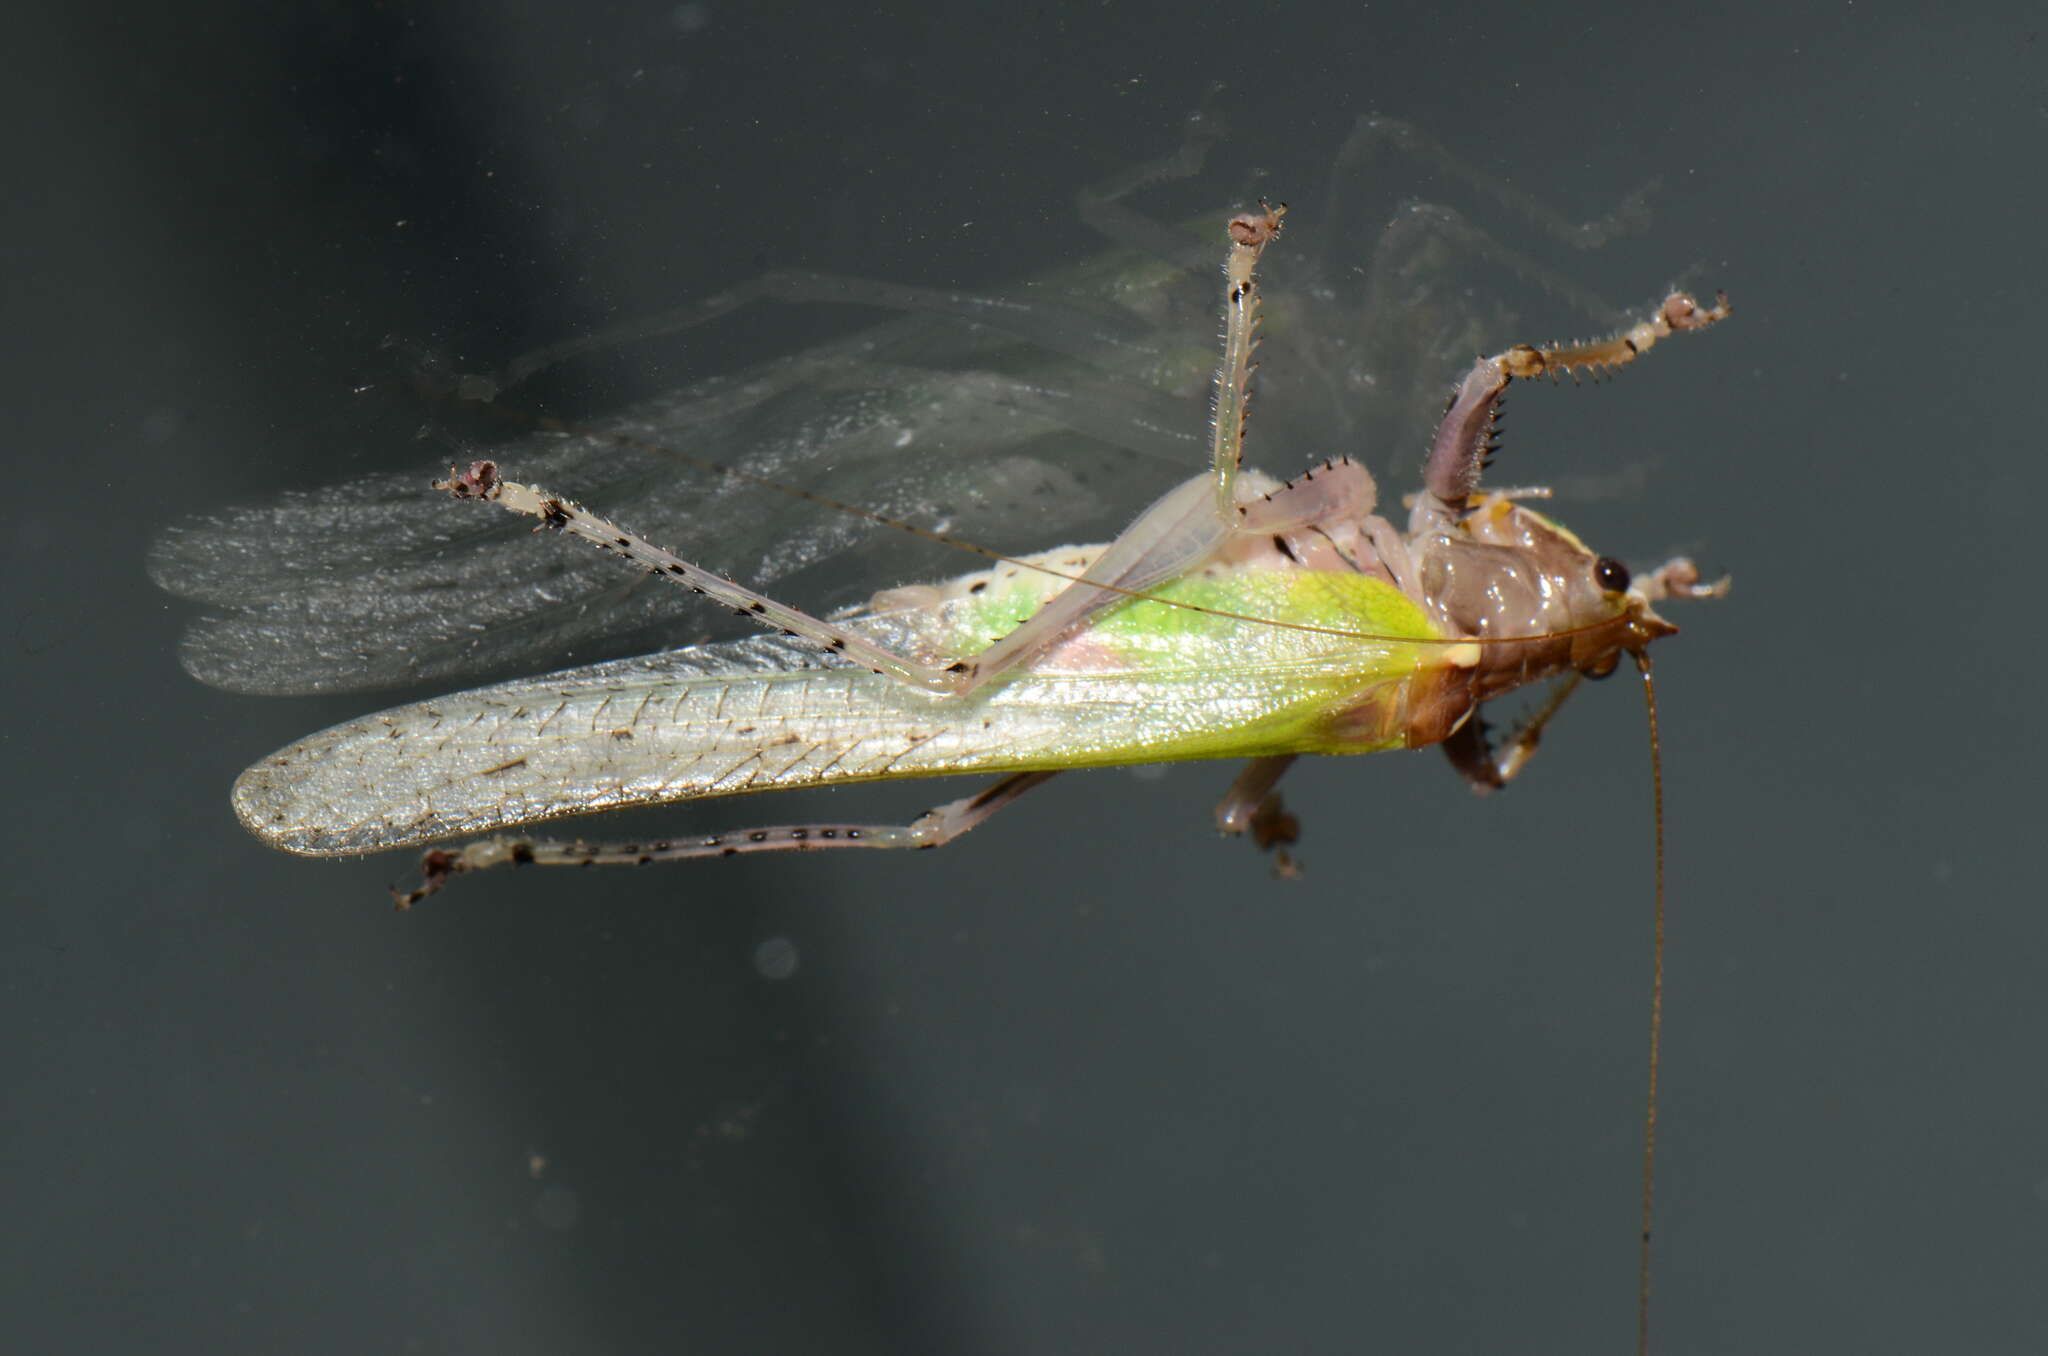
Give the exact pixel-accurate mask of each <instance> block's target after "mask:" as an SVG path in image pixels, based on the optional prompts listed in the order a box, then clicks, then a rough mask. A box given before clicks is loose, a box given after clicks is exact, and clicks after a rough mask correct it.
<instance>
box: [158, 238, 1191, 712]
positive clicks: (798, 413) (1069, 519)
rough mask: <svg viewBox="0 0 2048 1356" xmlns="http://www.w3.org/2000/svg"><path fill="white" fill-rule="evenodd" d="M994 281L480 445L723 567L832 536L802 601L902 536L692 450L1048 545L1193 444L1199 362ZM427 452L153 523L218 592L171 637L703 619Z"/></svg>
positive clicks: (760, 569)
mask: <svg viewBox="0 0 2048 1356" xmlns="http://www.w3.org/2000/svg"><path fill="white" fill-rule="evenodd" d="M1155 274H1157V276H1156V278H1155V281H1156V282H1158V283H1160V284H1162V287H1160V288H1155V289H1153V291H1151V292H1149V293H1147V294H1146V300H1147V303H1148V304H1154V305H1163V304H1166V303H1167V302H1168V301H1170V300H1173V298H1172V297H1171V291H1178V292H1181V293H1184V294H1185V296H1186V299H1187V300H1188V301H1189V302H1192V303H1193V304H1194V305H1195V307H1196V309H1195V310H1194V312H1193V313H1194V314H1195V315H1197V316H1199V315H1201V314H1202V313H1203V312H1204V311H1205V310H1206V309H1208V306H1209V304H1210V303H1211V302H1212V301H1213V298H1210V297H1208V296H1207V293H1208V292H1209V291H1211V290H1212V289H1211V288H1210V287H1208V286H1207V285H1206V284H1207V282H1208V280H1207V279H1206V278H1204V279H1193V278H1181V277H1178V276H1174V275H1168V274H1158V273H1157V270H1155ZM1168 284H1170V285H1171V287H1170V289H1169V288H1166V287H1165V286H1164V285H1168ZM984 304H990V303H989V301H988V299H984ZM998 309H999V311H1000V314H998V315H997V317H996V319H997V320H998V321H999V322H1001V323H1000V324H990V323H987V322H986V321H984V320H981V319H977V318H973V317H966V316H954V315H944V314H920V315H913V316H907V317H904V318H902V319H899V320H896V321H893V322H890V323H889V324H887V325H884V326H881V327H879V328H878V329H876V330H873V331H869V332H867V333H865V334H862V335H857V336H855V337H854V338H852V339H848V340H842V341H839V342H837V343H834V344H831V345H827V346H823V347H821V348H817V349H813V350H809V351H806V352H804V353H800V354H797V355H794V356H792V357H789V358H786V359H781V360H778V361H776V362H772V363H769V364H765V365H763V366H761V367H758V368H755V369H751V370H748V371H745V372H742V373H739V374H736V375H733V376H728V377H721V378H717V379H713V380H708V381H704V382H700V383H697V384H694V385H691V386H688V387H685V388H683V389H681V390H678V391H674V392H671V393H668V394H665V395H662V396H659V397H656V398H654V399H650V400H647V401H645V402H643V403H641V404H639V405H637V406H635V407H633V408H631V409H629V410H627V411H625V412H624V413H622V414H619V415H617V416H614V417H611V418H608V419H605V420H601V421H596V422H593V423H592V424H590V425H589V426H588V427H587V428H586V429H584V430H583V431H581V432H578V433H571V434H554V433H535V434H530V435H527V436H525V437H522V438H519V439H516V440H514V441H513V442H511V443H509V444H505V445H501V446H496V447H493V448H492V449H491V455H492V456H494V457H495V458H496V459H497V460H499V461H500V462H501V463H503V464H504V465H505V466H506V467H507V468H508V470H511V471H515V472H516V473H517V474H519V475H521V476H523V477H524V478H526V479H528V480H530V481H534V482H538V483H540V484H544V485H546V486H548V487H549V488H551V489H555V490H558V491H559V492H561V493H563V494H567V495H570V496H572V497H574V498H576V499H579V500H581V501H583V502H586V503H589V504H591V505H593V506H595V507H598V508H600V509H602V510H603V511H605V512H607V513H609V514H611V515H614V516H616V517H618V518H619V519H620V520H621V521H622V522H625V523H627V524H629V525H630V526H632V527H634V528H635V529H637V530H639V531H641V532H643V533H645V534H646V535H648V536H649V537H652V538H654V539H655V540H658V541H661V542H664V543H666V544H669V545H671V546H672V547H674V548H675V549H677V550H679V551H681V552H684V553H686V554H689V555H691V556H692V558H694V559H697V560H700V561H702V562H703V563H705V564H706V565H708V566H709V567H710V568H713V569H716V570H719V571H720V572H722V573H728V574H732V575H735V576H737V577H738V578H741V579H743V580H747V581H750V582H754V583H767V582H770V581H775V580H780V579H783V578H785V577H787V576H790V575H792V574H795V573H798V572H800V571H803V570H805V569H807V568H809V567H812V566H815V565H818V564H819V563H821V562H827V561H829V562H831V563H832V565H833V570H832V574H833V577H834V580H835V581H836V586H835V587H832V588H828V589H825V590H823V592H824V593H825V595H826V596H824V597H822V598H820V597H817V596H816V595H815V594H806V595H805V597H806V601H807V602H811V603H813V604H814V605H816V606H819V607H829V606H832V605H835V604H837V603H842V602H846V601H851V600H854V599H856V598H859V597H863V596H865V594H866V593H867V592H870V591H872V590H873V589H874V588H875V587H877V586H879V585H881V584H886V583H893V582H903V580H904V579H905V578H906V577H914V576H906V575H905V574H904V573H903V571H904V570H905V568H906V565H905V555H906V552H907V551H908V550H909V548H910V546H911V545H912V544H913V543H912V539H910V538H908V537H907V536H905V534H902V533H900V532H896V531H892V530H890V529H888V528H886V527H884V526H882V525H880V524H878V523H876V522H875V521H873V520H872V519H869V518H862V517H858V516H855V515H850V514H843V513H838V514H835V513H831V512H829V511H822V510H820V509H819V508H818V507H816V506H815V505H813V504H807V503H804V502H802V501H800V500H797V499H794V498H792V497H789V496H784V495H778V494H775V493H773V492H772V491H768V490H764V489H763V488H761V486H760V485H758V484H756V483H751V482H748V481H746V480H742V479H739V478H735V477H729V476H720V475H717V474H716V473H707V472H706V471H705V470H704V469H703V468H702V467H701V466H699V465H695V464H693V463H692V462H691V461H689V460H685V458H703V459H709V460H715V461H718V462H723V463H726V464H728V465H732V466H736V467H739V468H740V469H742V470H745V471H747V472H749V473H751V474H752V475H756V476H761V477H766V478H769V479H772V480H776V481H780V482H784V483H788V484H791V485H797V486H801V487H803V488H805V489H807V490H810V491H813V492H816V493H819V494H823V495H826V496H830V497H832V498H835V499H838V500H841V501H844V502H847V503H851V504H856V505H859V506H861V507H863V508H866V509H869V510H872V511H873V512H875V513H878V514H881V515H885V516H888V517H893V518H898V519H904V520H908V521H911V522H916V523H920V524H924V525H929V526H934V527H940V528H942V529H943V530H945V531H948V532H950V533H954V534H956V535H959V536H962V537H966V538H968V539H971V540H976V541H983V542H986V543H987V544H988V545H990V546H992V547H994V548H996V549H1028V548H1034V547H1042V546H1045V545H1048V544H1050V543H1048V542H1047V541H1046V540H1045V536H1046V534H1048V533H1058V532H1061V531H1064V530H1066V529H1068V528H1070V527H1071V528H1073V529H1074V530H1075V531H1077V532H1080V533H1082V534H1083V535H1095V536H1105V535H1110V534H1112V533H1113V532H1114V529H1115V526H1116V525H1117V521H1118V518H1119V516H1120V515H1127V514H1128V513H1129V511H1130V509H1131V507H1132V506H1133V504H1135V503H1141V502H1142V501H1143V499H1144V497H1145V496H1146V495H1147V494H1149V493H1152V492H1156V490H1157V489H1158V488H1159V487H1161V486H1163V485H1166V484H1169V483H1171V482H1172V480H1173V479H1175V478H1176V477H1177V476H1178V475H1183V474H1186V473H1187V471H1188V469H1189V468H1192V467H1194V466H1197V465H1199V464H1200V460H1201V456H1202V450H1201V449H1202V445H1203V442H1204V439H1205V436H1206V431H1205V429H1204V427H1203V420H1204V415H1203V408H1204V390H1205V382H1204V380H1203V379H1202V376H1201V370H1200V368H1199V366H1196V367H1193V368H1190V369H1189V370H1188V371H1187V372H1186V373H1184V374H1183V378H1182V381H1181V384H1180V387H1179V388H1178V389H1169V388H1167V387H1164V386H1162V385H1161V384H1159V373H1160V371H1161V370H1162V365H1163V361H1164V360H1163V359H1162V355H1161V352H1160V349H1159V346H1158V345H1157V344H1156V343H1155V342H1154V339H1155V336H1157V335H1158V334H1159V322H1158V320H1157V319H1156V317H1154V316H1148V315H1146V314H1144V313H1143V312H1142V310H1139V309H1131V308H1116V309H1111V308H1102V307H1099V306H1098V307H1090V306H1088V305H1087V304H1085V303H1075V302H1072V301H1070V300H1065V299H1055V300H1050V301H1048V300H1044V299H1035V300H1033V301H1032V302H1030V303H1028V304H1027V303H1018V302H1006V303H1000V304H999V306H998ZM1197 325H1198V328H1197V329H1196V330H1195V335H1196V337H1197V339H1198V340H1205V338H1206V333H1207V330H1208V328H1209V326H1208V325H1207V324H1206V323H1202V322H1200V321H1198V322H1197ZM1048 336H1057V337H1058V338H1059V340H1060V343H1059V346H1058V347H1054V346H1052V345H1051V344H1048V343H1047V342H1044V340H1045V339H1046V338H1047V337H1048ZM1201 346H1202V347H1206V346H1207V345H1206V343H1203V344H1202V345H1201ZM1134 372H1148V373H1150V374H1151V377H1152V379H1151V380H1150V381H1148V380H1146V379H1144V378H1143V377H1141V376H1135V375H1133V374H1134ZM673 453H680V454H682V455H681V456H676V455H672V454H673ZM446 460H448V458H447V457H445V456H443V457H442V458H441V463H442V464H434V463H429V462H425V461H423V462H422V464H421V465H420V466H419V467H418V469H417V470H416V471H409V472H403V473H393V474H385V475H377V476H371V477H366V478H363V479H359V480H354V481H349V482H344V483H341V484H337V485H330V486H326V487H323V488H320V489H316V490H311V491H307V492H303V493H296V494H292V495H289V496H287V497H286V498H284V499H283V500H281V501H280V502H278V503H276V504H273V505H268V506H263V507H255V508H237V509H232V510H228V511H225V512H222V513H218V514H213V515H208V516H205V517H201V518H196V519H193V520H190V521H187V522H185V523H181V524H179V525H177V526H175V527H173V528H171V529H169V530H168V531H166V532H165V533H164V534H163V536H162V537H161V538H160V539H159V540H158V541H157V542H156V543H155V545H154V548H153V550H152V552H151V556H150V572H151V576H152V577H153V578H154V579H155V580H156V582H157V583H158V584H159V585H160V586H161V587H163V588H165V589H167V590H169V591H171V592H173V593H177V594H180V595H183V596H185V597H188V598H192V599H195V600H197V601H199V602H201V603H203V604H205V605H207V606H208V608H209V609H210V610H211V615H208V616H206V617H205V618H203V619H202V620H200V621H198V622H196V623H195V624H194V625H193V626H192V627H191V629H190V631H189V632H188V634H187V635H186V637H185V640H184V644H183V659H184V663H185V666H186V667H187V669H189V670H190V671H191V672H192V673H193V674H194V675H195V676H196V677H198V678H200V679H201V680H203V681H205V682H208V683H211V684H214V685H216V686H219V687H224V688H228V689H231V690H234V691H243V692H261V693H295V692H331V691H348V690H359V689H368V688H378V687H387V686H392V685H396V684H402V683H407V682H413V681H419V680H427V679H436V680H438V679H449V678H454V677H457V676H462V675H470V674H477V673H482V672H487V671H492V670H502V669H506V668H510V667H514V666H525V667H528V668H533V667H540V666H542V665H544V664H550V663H552V662H556V661H558V659H559V656H560V655H561V654H562V653H564V652H565V651H569V650H573V649H578V648H582V647H594V648H599V649H602V650H608V651H611V652H614V653H616V652H621V651H623V650H626V649H630V648H634V647H637V648H642V649H644V648H648V647H649V646H650V645H653V644H658V643H677V642H679V641H681V640H683V639H695V638H697V636H698V635H700V634H701V628H702V623H703V620H704V618H703V609H702V608H701V607H697V608H694V609H693V608H692V606H691V604H692V602H693V600H691V599H690V598H688V597H687V596H686V595H682V594H681V593H680V592H679V591H677V590H674V589H669V588H663V587H659V586H656V587H646V584H647V583H648V582H649V581H646V580H644V579H639V578H636V577H634V576H632V575H631V574H622V572H621V571H620V569H619V567H618V564H617V562H616V561H608V560H605V559H603V558H601V557H600V556H599V555H598V554H597V553H595V552H589V551H580V550H569V549H565V548H564V547H562V546H560V545H558V544H555V543H549V542H536V541H534V540H533V539H532V537H531V534H530V533H529V532H528V531H526V530H525V529H524V528H522V527H521V526H520V525H519V524H517V523H516V522H510V521H501V520H500V518H501V515H492V514H477V513H475V512H473V511H466V510H465V508H464V507H463V506H461V505H457V504H453V503H451V502H448V501H446V500H445V499H443V498H442V497H440V496H437V495H435V494H433V493H432V492H431V491H430V490H429V489H428V487H427V483H428V481H429V479H430V478H431V477H432V476H434V475H435V474H438V473H441V472H443V471H445V462H446ZM864 557H865V558H864ZM891 561H893V562H894V569H893V571H892V570H891V567H890V564H888V563H886V562H891ZM965 567H966V568H971V566H965ZM960 568H963V566H962V565H959V564H950V565H945V566H940V567H930V566H928V567H927V569H926V572H927V573H930V572H931V571H932V569H937V571H938V572H940V573H957V572H958V570H959V569H960ZM693 628H694V629H693Z"/></svg>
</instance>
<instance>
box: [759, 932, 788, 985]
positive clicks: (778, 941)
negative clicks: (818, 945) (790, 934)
mask: <svg viewBox="0 0 2048 1356" xmlns="http://www.w3.org/2000/svg"><path fill="white" fill-rule="evenodd" d="M796 966H797V952H796V943H795V942H792V941H791V940H789V938H787V937H770V938H769V939H768V940H767V941H765V942H763V943H761V944H760V945H759V946H757V947H755V948H754V973H755V974H757V975H759V976H761V978H763V979H788V978H789V977H790V976H791V975H793V974H795V973H796Z"/></svg>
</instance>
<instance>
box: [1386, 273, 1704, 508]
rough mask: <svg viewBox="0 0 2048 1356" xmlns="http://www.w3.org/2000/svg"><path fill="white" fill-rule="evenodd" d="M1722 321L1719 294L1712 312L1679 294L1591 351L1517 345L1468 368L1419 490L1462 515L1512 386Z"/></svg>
mask: <svg viewBox="0 0 2048 1356" xmlns="http://www.w3.org/2000/svg"><path fill="white" fill-rule="evenodd" d="M1727 314H1728V297H1727V295H1726V294H1725V293H1723V294H1721V295H1720V296H1718V297H1716V298H1715V304H1714V305H1713V306H1711V307H1703V306H1701V305H1700V304H1699V303H1698V302H1696V301H1694V300H1693V299H1692V298H1691V297H1690V296H1688V295H1686V294H1685V293H1683V292H1673V293H1672V294H1671V295H1670V296H1668V297H1666V298H1665V299H1664V304H1663V305H1662V306H1660V307H1658V308H1657V313H1656V314H1655V315H1654V316H1652V317H1651V318H1650V319H1648V320H1645V321H1643V322H1642V323H1641V324H1639V325H1635V326H1633V327H1631V328H1629V329H1627V330H1625V331H1623V332H1622V333H1620V334H1617V335H1615V336H1614V337H1612V338H1610V339H1601V340H1597V341H1594V342H1591V343H1581V344H1552V345H1549V346H1547V347H1544V348H1534V347H1531V346H1530V345H1528V344H1517V345H1515V346H1514V347H1513V348H1511V349H1507V350H1506V351H1504V352H1501V353H1496V354H1494V355H1493V356H1492V357H1490V358H1481V359H1480V360H1479V361H1478V362H1477V363H1475V364H1473V366H1472V370H1471V371H1470V372H1469V373H1467V374H1466V376H1465V380H1464V381H1463V382H1462V383H1460V384H1459V386H1458V389H1457V391H1456V392H1455V393H1454V394H1453V395H1452V397H1451V404H1450V408H1449V409H1447V410H1445V411H1444V417H1443V421H1442V422H1441V423H1439V424H1438V425H1437V430H1436V438H1435V439H1434V441H1432V442H1431V444H1430V450H1429V463H1428V465H1427V466H1426V467H1425V468H1424V471H1423V484H1424V485H1425V486H1426V487H1427V488H1428V490H1429V493H1430V495H1431V496H1432V497H1433V498H1434V499H1435V500H1436V501H1437V503H1438V505H1440V506H1441V508H1442V509H1444V510H1446V511H1448V512H1451V513H1454V514H1455V513H1460V512H1462V511H1463V510H1464V509H1465V507H1466V505H1467V503H1468V501H1469V500H1470V498H1471V496H1472V494H1473V493H1474V492H1475V491H1476V490H1478V488H1479V476H1480V472H1481V470H1482V469H1483V468H1484V466H1485V463H1486V457H1487V454H1488V453H1489V452H1490V451H1491V450H1492V441H1493V425H1494V419H1495V416H1496V415H1497V414H1498V413H1499V408H1500V397H1501V393H1502V392H1503V391H1505V390H1507V386H1508V383H1509V382H1510V381H1513V380H1515V379H1517V378H1521V379H1524V380H1526V379H1528V378H1531V377H1543V376H1548V377H1552V378H1555V377H1557V376H1558V375H1559V374H1560V373H1570V374H1572V375H1574V376H1576V375H1579V374H1581V373H1588V372H1593V373H1597V372H1602V371H1605V370H1606V369H1608V368H1613V367H1621V366H1623V365H1625V364H1628V363H1632V362H1634V361H1635V360H1636V359H1637V358H1640V357H1641V356H1642V355H1643V354H1645V353H1647V352H1649V351H1650V348H1651V346H1652V345H1654V344H1655V343H1656V342H1657V341H1658V340H1660V339H1663V338H1665V337H1667V336H1669V335H1672V334H1676V333H1680V332H1682V331H1685V330H1703V329H1705V328H1706V327H1707V326H1709V325H1711V324H1713V323H1714V322H1715V321H1717V320H1721V319H1723V318H1725V317H1726V316H1727Z"/></svg>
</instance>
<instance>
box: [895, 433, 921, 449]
mask: <svg viewBox="0 0 2048 1356" xmlns="http://www.w3.org/2000/svg"><path fill="white" fill-rule="evenodd" d="M916 441H917V430H915V429H908V428H907V429H904V430H903V431H902V432H901V433H899V434H897V435H896V446H898V447H908V446H910V445H911V444H912V443H914V442H916Z"/></svg>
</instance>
